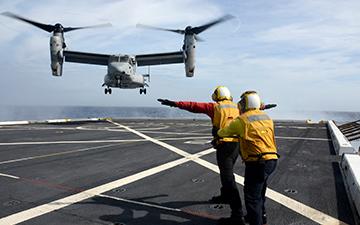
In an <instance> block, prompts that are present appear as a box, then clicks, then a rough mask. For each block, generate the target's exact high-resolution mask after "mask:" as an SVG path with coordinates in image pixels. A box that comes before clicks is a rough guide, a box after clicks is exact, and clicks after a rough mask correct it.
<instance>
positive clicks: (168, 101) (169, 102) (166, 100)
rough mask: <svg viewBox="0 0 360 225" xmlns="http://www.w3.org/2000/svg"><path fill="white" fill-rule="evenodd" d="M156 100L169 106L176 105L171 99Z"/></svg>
mask: <svg viewBox="0 0 360 225" xmlns="http://www.w3.org/2000/svg"><path fill="white" fill-rule="evenodd" d="M158 101H159V102H160V103H161V105H167V106H170V107H176V103H175V102H173V101H170V100H168V99H161V98H159V99H158Z"/></svg>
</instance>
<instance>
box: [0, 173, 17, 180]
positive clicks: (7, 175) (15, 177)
mask: <svg viewBox="0 0 360 225" xmlns="http://www.w3.org/2000/svg"><path fill="white" fill-rule="evenodd" d="M0 176H1V177H9V178H13V179H20V177H17V176H13V175H9V174H5V173H0Z"/></svg>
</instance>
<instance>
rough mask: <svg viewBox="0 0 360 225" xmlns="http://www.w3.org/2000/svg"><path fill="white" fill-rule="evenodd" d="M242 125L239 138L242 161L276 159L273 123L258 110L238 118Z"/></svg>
mask: <svg viewBox="0 0 360 225" xmlns="http://www.w3.org/2000/svg"><path fill="white" fill-rule="evenodd" d="M239 120H241V121H242V122H243V123H244V134H243V137H241V138H240V146H241V156H242V158H243V160H244V161H246V162H248V161H259V160H270V159H278V154H277V150H276V144H275V134H274V123H273V121H272V120H271V119H270V117H269V116H268V115H266V114H265V113H264V112H262V111H260V110H250V111H247V112H245V113H243V114H241V115H240V116H239Z"/></svg>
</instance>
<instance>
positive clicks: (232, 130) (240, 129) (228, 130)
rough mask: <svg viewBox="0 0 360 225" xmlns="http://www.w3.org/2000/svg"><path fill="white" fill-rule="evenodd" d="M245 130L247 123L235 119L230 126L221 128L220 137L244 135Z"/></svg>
mask: <svg viewBox="0 0 360 225" xmlns="http://www.w3.org/2000/svg"><path fill="white" fill-rule="evenodd" d="M244 132H245V124H244V123H243V122H242V121H241V120H240V119H239V118H237V119H235V120H233V121H232V122H231V123H230V124H229V126H227V127H225V128H223V129H220V130H219V131H218V136H219V137H231V136H238V137H243V136H244Z"/></svg>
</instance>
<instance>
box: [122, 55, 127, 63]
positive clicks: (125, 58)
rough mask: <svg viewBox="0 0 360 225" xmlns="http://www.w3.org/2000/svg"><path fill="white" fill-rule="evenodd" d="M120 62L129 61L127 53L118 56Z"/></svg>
mask: <svg viewBox="0 0 360 225" xmlns="http://www.w3.org/2000/svg"><path fill="white" fill-rule="evenodd" d="M120 62H129V56H127V55H124V56H120Z"/></svg>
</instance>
